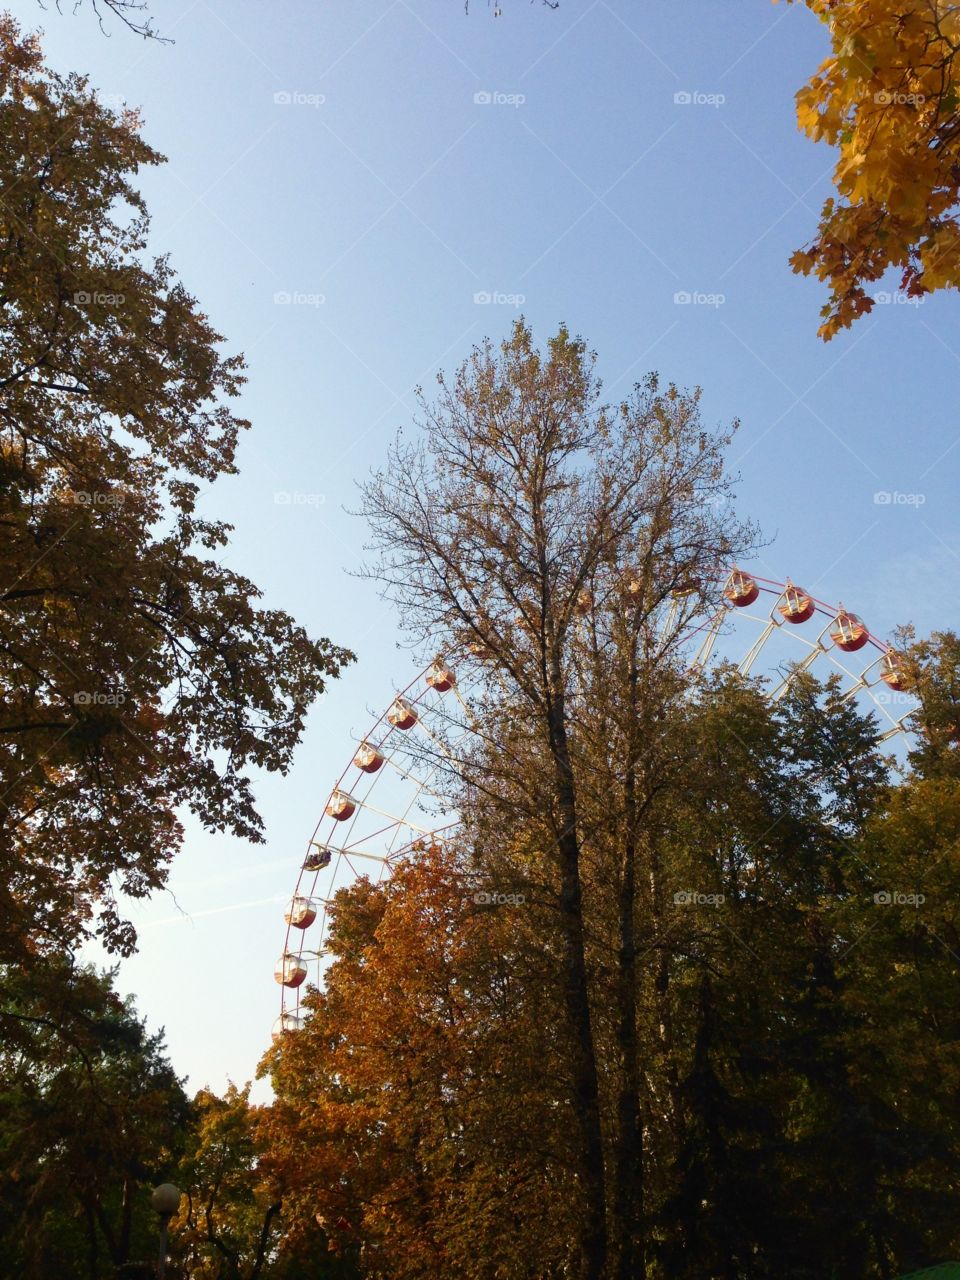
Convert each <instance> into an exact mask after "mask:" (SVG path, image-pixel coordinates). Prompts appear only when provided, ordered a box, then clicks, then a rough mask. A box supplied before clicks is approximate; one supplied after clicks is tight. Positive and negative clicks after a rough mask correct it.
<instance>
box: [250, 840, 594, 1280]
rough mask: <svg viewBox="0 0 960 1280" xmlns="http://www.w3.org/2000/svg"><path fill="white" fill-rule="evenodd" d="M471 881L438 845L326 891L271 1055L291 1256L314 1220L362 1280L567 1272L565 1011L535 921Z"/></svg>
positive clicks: (269, 1134)
mask: <svg viewBox="0 0 960 1280" xmlns="http://www.w3.org/2000/svg"><path fill="white" fill-rule="evenodd" d="M483 883H489V882H488V881H485V880H484V879H481V878H478V877H477V876H475V875H472V874H471V873H470V872H469V870H468V862H467V860H465V858H464V852H463V849H462V848H461V847H460V846H459V845H458V844H457V842H454V843H452V844H450V845H448V846H445V847H442V846H439V845H430V846H428V847H425V848H423V849H421V850H419V851H417V852H416V853H415V855H414V856H413V857H411V858H410V859H409V860H408V861H405V862H403V863H402V864H401V865H400V866H399V868H398V870H397V872H396V874H395V876H394V877H393V878H392V880H391V881H390V882H389V884H387V885H383V886H373V885H371V884H369V882H367V881H366V880H360V881H358V882H357V883H356V884H355V885H354V886H352V887H351V889H349V890H344V891H343V892H341V893H340V894H338V896H337V900H336V903H335V905H334V908H333V913H332V918H331V926H330V934H329V948H330V951H331V954H332V961H331V964H330V966H329V968H328V969H327V972H326V975H325V984H324V990H323V991H322V992H314V993H311V995H310V996H309V997H308V1005H309V1007H310V1009H311V1014H310V1017H309V1019H308V1021H307V1024H306V1027H305V1028H304V1030H303V1032H302V1034H301V1033H298V1034H297V1035H296V1036H290V1037H285V1038H284V1039H283V1040H282V1042H281V1043H280V1045H279V1046H278V1049H277V1050H276V1051H275V1052H274V1053H273V1054H272V1055H271V1056H270V1059H269V1065H270V1067H271V1070H272V1078H273V1083H274V1089H275V1092H276V1101H275V1103H274V1104H273V1106H272V1107H271V1108H270V1110H269V1112H268V1113H267V1114H266V1116H265V1120H264V1133H265V1138H266V1162H267V1165H268V1167H269V1169H270V1171H271V1173H272V1175H273V1176H274V1177H275V1178H276V1180H277V1182H278V1184H279V1185H280V1186H281V1187H282V1188H283V1189H284V1210H283V1218H284V1222H285V1224H286V1228H287V1231H288V1232H289V1236H288V1242H289V1243H290V1244H292V1245H294V1246H297V1245H299V1242H300V1239H301V1237H302V1234H303V1233H304V1232H305V1231H307V1232H310V1231H314V1230H315V1229H316V1228H315V1223H316V1221H317V1220H319V1222H320V1223H321V1224H322V1227H323V1230H324V1232H325V1233H326V1234H327V1235H328V1237H329V1239H330V1242H331V1247H332V1249H334V1250H335V1251H336V1253H337V1255H338V1256H339V1257H341V1258H342V1259H343V1260H344V1261H345V1262H349V1261H350V1260H351V1259H353V1260H356V1262H357V1263H359V1265H360V1266H361V1268H362V1272H363V1274H364V1275H371V1276H381V1275H383V1276H386V1275H390V1276H395V1277H404V1278H409V1280H413V1278H414V1277H423V1278H424V1280H426V1277H432V1276H436V1275H457V1276H463V1277H465V1278H467V1277H469V1278H475V1280H480V1278H481V1277H486V1276H490V1275H492V1274H496V1275H498V1276H501V1277H504V1280H507V1278H508V1277H509V1278H511V1280H521V1278H522V1277H525V1276H528V1275H530V1274H533V1273H534V1272H535V1274H537V1275H539V1276H543V1277H548V1276H549V1277H558V1278H559V1277H560V1276H563V1275H567V1274H569V1270H568V1268H569V1267H570V1266H571V1265H575V1263H576V1254H577V1234H578V1230H577V1222H576V1215H577V1204H578V1200H579V1196H578V1194H577V1190H576V1186H575V1181H574V1178H575V1173H574V1170H575V1154H574V1152H573V1151H572V1149H571V1148H572V1145H574V1144H572V1143H571V1135H570V1131H569V1126H568V1125H567V1124H566V1121H565V1118H564V1117H563V1115H562V1113H561V1112H560V1111H559V1109H558V1104H559V1100H560V1098H561V1097H562V1088H559V1087H558V1083H557V1077H558V1076H562V1075H563V1074H564V1072H565V1068H564V1064H563V1060H562V1059H563V1053H564V1051H565V1050H564V1049H563V1047H562V1044H563V1037H562V1031H561V1030H560V1028H561V1027H562V1003H561V1002H560V1000H559V992H558V991H557V989H556V984H555V982H553V981H552V979H551V974H550V967H551V964H552V961H553V957H552V956H549V955H547V956H545V955H544V954H543V948H542V947H540V948H539V949H537V948H536V947H535V945H534V946H531V945H529V941H530V940H532V939H533V938H534V937H535V935H536V932H537V921H540V920H542V915H543V910H542V908H538V906H537V904H536V903H535V902H533V901H530V900H527V899H524V898H523V896H522V895H519V901H518V900H517V898H518V895H512V896H513V902H512V903H507V904H505V905H502V906H487V905H484V902H483V896H484V893H483V891H482V890H481V889H479V888H478V886H479V885H482V884H483ZM486 896H487V898H490V897H491V896H493V895H491V894H490V893H487V895H486ZM478 897H479V898H480V899H481V901H480V902H478V901H477V898H478ZM520 915H523V916H529V915H532V916H533V922H532V923H529V924H527V923H526V922H525V926H524V928H523V930H522V931H518V929H517V928H516V923H517V921H516V917H518V916H520ZM528 929H529V934H530V937H529V939H528ZM541 936H542V935H541Z"/></svg>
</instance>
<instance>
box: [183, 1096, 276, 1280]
mask: <svg viewBox="0 0 960 1280" xmlns="http://www.w3.org/2000/svg"><path fill="white" fill-rule="evenodd" d="M257 1123H258V1110H257V1108H255V1107H252V1106H251V1105H250V1086H249V1085H247V1086H246V1088H244V1089H238V1088H237V1087H236V1086H235V1085H231V1086H230V1087H229V1089H228V1090H227V1092H226V1094H225V1096H224V1097H222V1098H219V1097H217V1095H216V1094H213V1093H211V1092H210V1091H209V1090H206V1089H203V1090H201V1091H200V1092H199V1093H198V1094H197V1096H196V1098H195V1099H194V1102H193V1125H192V1127H191V1132H190V1136H189V1139H188V1150H187V1152H186V1158H185V1159H184V1162H183V1164H182V1165H181V1167H180V1172H179V1175H178V1177H179V1182H178V1185H179V1186H180V1187H181V1189H182V1191H183V1200H182V1201H181V1210H180V1213H179V1214H178V1215H177V1217H176V1218H175V1219H174V1220H173V1224H172V1231H173V1234H174V1239H175V1250H176V1256H177V1260H178V1261H179V1262H180V1263H181V1265H182V1266H183V1267H184V1269H185V1271H186V1274H187V1275H189V1276H190V1277H191V1278H193V1280H200V1278H201V1277H203V1278H204V1280H206V1278H207V1277H209V1278H210V1280H259V1277H260V1276H265V1275H267V1274H269V1263H270V1260H271V1258H272V1257H273V1254H274V1252H275V1250H274V1245H275V1239H276V1234H277V1227H278V1225H279V1223H278V1215H279V1213H280V1208H281V1204H280V1200H279V1199H278V1198H277V1197H276V1196H275V1194H274V1193H273V1192H272V1189H271V1187H270V1186H269V1184H268V1183H267V1182H266V1180H265V1179H264V1177H263V1175H262V1172H261V1170H260V1150H259V1144H258V1141H257ZM265 1268H266V1269H265Z"/></svg>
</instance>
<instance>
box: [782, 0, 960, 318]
mask: <svg viewBox="0 0 960 1280" xmlns="http://www.w3.org/2000/svg"><path fill="white" fill-rule="evenodd" d="M806 2H807V4H808V7H809V8H810V9H811V10H812V11H813V12H814V13H815V14H817V15H818V17H819V18H820V19H821V20H822V21H823V22H824V23H825V24H826V26H827V28H828V30H829V33H830V43H831V54H830V56H829V57H828V58H827V59H826V61H825V62H824V63H823V65H822V66H821V67H820V69H819V71H818V72H817V73H816V75H814V76H813V77H812V78H811V80H810V82H809V83H808V84H807V85H806V86H805V87H804V88H803V89H801V90H800V92H799V93H798V94H797V121H798V124H799V126H800V128H801V129H802V130H803V131H804V132H805V133H806V134H807V135H808V136H809V137H811V138H813V139H814V140H815V141H825V142H828V143H830V144H831V145H834V146H836V147H837V148H838V150H839V157H838V160H837V165H836V169H835V170H834V182H835V185H836V188H837V195H836V197H831V198H830V199H828V200H827V201H826V202H825V204H824V206H823V211H822V214H821V219H820V225H819V227H818V229H817V233H816V235H815V237H814V239H813V241H812V243H811V244H810V245H808V246H807V247H806V248H804V249H802V250H798V251H797V252H796V253H795V254H794V255H793V258H792V259H791V261H792V264H793V268H794V270H795V271H798V272H802V273H803V274H806V275H810V274H814V275H816V276H817V278H818V279H820V280H822V281H824V282H826V283H827V284H828V285H829V287H830V300H829V302H828V303H827V304H826V305H825V306H824V308H823V310H822V312H821V314H822V316H823V317H824V319H823V323H822V325H821V326H820V331H819V332H820V335H821V337H823V338H826V339H829V338H832V337H833V336H834V335H835V334H836V333H837V332H838V331H839V330H840V329H842V328H846V327H847V326H849V325H850V324H852V323H853V321H854V320H856V319H857V318H858V317H859V316H861V315H864V314H865V313H866V312H869V311H870V310H871V308H872V306H873V302H872V299H871V297H870V295H869V294H868V292H867V288H868V286H869V285H870V284H872V283H873V282H874V281H877V280H879V279H880V278H881V277H882V276H883V275H884V273H885V272H886V271H887V270H888V269H890V268H894V269H896V270H898V271H899V272H900V277H901V286H900V287H901V288H902V289H904V290H905V291H906V293H907V294H909V295H911V296H915V297H918V296H921V295H922V294H924V293H928V292H932V291H933V290H936V289H942V288H948V287H949V288H956V287H958V286H960V223H958V218H957V205H958V197H960V62H958V61H957V57H958V54H960V8H958V6H957V5H955V4H947V3H943V4H941V3H935V2H934V0H930V3H909V4H899V3H896V2H895V0H806Z"/></svg>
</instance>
